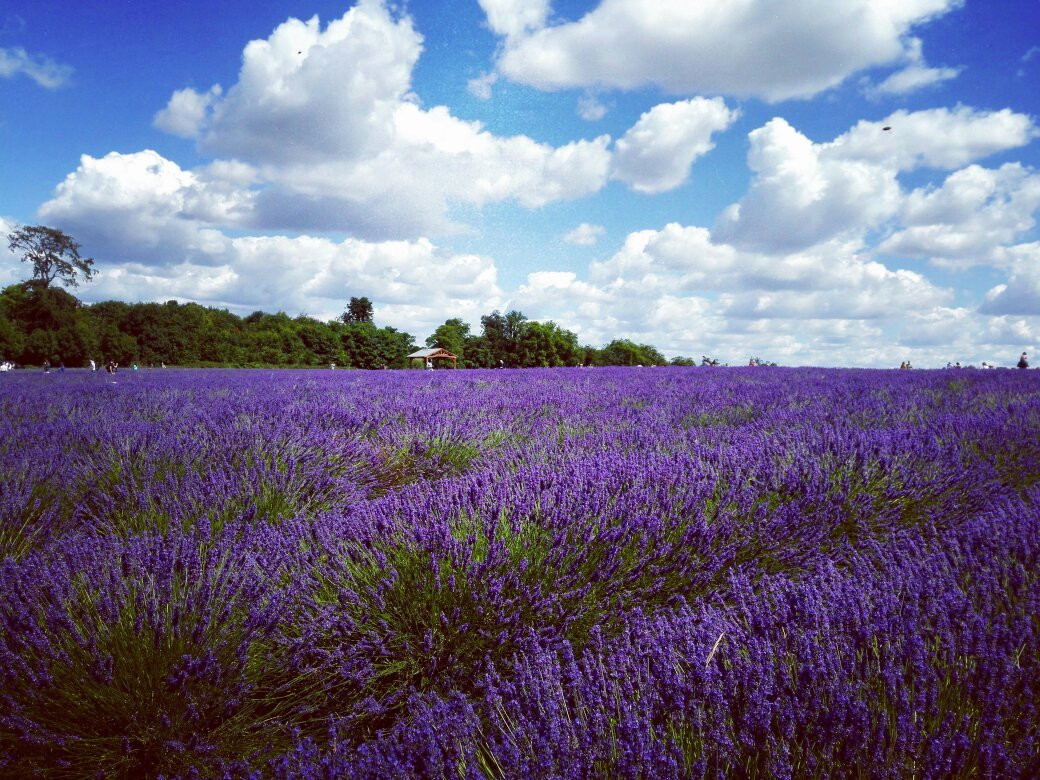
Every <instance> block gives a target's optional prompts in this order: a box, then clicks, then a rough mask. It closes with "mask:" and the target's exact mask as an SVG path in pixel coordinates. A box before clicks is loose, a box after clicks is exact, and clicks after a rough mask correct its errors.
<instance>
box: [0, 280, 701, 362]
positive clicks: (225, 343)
mask: <svg viewBox="0 0 1040 780" xmlns="http://www.w3.org/2000/svg"><path fill="white" fill-rule="evenodd" d="M371 313H372V303H371V301H369V300H368V299H367V298H351V303H350V306H349V307H348V309H347V311H346V312H344V313H343V315H342V316H341V317H340V318H339V319H336V320H332V321H331V322H321V321H320V320H317V319H314V318H313V317H308V316H307V315H299V316H297V317H295V318H292V317H289V315H287V314H286V313H284V312H277V313H275V314H269V313H266V312H263V311H255V312H253V313H252V314H249V315H248V316H246V317H244V318H243V317H238V316H236V315H235V314H232V313H231V312H229V311H226V310H222V309H212V308H207V307H204V306H201V305H199V304H197V303H179V302H178V301H175V300H170V301H167V302H166V303H134V304H128V303H123V302H121V301H102V302H100V303H94V304H91V305H83V304H81V303H80V302H79V301H78V300H77V299H76V298H75V297H74V296H72V295H70V294H69V293H67V292H65V291H64V290H61V289H54V288H51V287H47V286H44V285H41V284H32V283H23V284H16V285H11V286H10V287H7V288H6V289H4V290H3V291H2V293H0V358H2V359H5V360H8V359H9V360H14V361H15V362H18V363H23V364H30V365H39V364H41V363H42V362H43V361H44V360H48V361H50V362H51V363H52V364H53V365H58V364H59V363H62V362H64V363H65V365H66V366H69V367H73V366H76V367H78V366H85V365H87V364H88V363H89V361H90V360H91V359H93V360H94V361H95V362H96V363H97V364H98V365H103V364H104V363H105V362H107V361H109V360H113V361H115V362H117V363H119V364H120V365H123V366H127V365H130V364H131V363H139V364H141V365H143V366H158V365H160V364H165V365H168V366H241V367H306V366H312V367H319V366H320V367H328V366H329V365H330V364H335V365H336V366H339V367H343V368H363V369H382V368H408V367H409V365H408V359H407V355H408V354H409V353H410V352H412V351H413V350H414V349H415V346H414V344H413V339H412V337H411V335H410V334H408V333H405V332H402V331H398V330H397V329H396V328H393V327H389V326H387V327H382V328H379V327H376V326H375V324H373V322H372V317H371ZM480 322H481V328H482V332H481V333H480V334H474V333H472V332H471V330H470V326H469V325H468V324H467V323H466V322H464V321H463V320H462V319H460V318H458V317H452V318H449V319H447V320H445V321H444V323H443V324H441V325H439V326H438V327H437V329H436V330H435V331H434V332H433V334H432V335H431V336H430V337H429V338H427V339H426V345H427V346H430V347H432V346H438V347H442V348H444V349H446V350H448V351H449V352H451V353H453V354H455V355H456V356H458V359H459V360H458V366H459V368H498V367H507V368H536V367H556V366H580V365H586V366H607V365H625V366H630V365H644V366H649V365H666V364H667V362H668V361H666V360H665V358H664V356H663V355H661V353H660V352H658V351H657V350H656V349H655V348H654V347H652V346H650V345H648V344H635V343H633V342H631V341H628V340H626V339H616V340H614V341H612V342H611V343H610V344H608V345H607V346H606V347H604V348H603V349H597V348H595V347H590V346H580V345H579V343H578V338H577V336H576V335H575V334H574V333H572V332H571V331H569V330H566V329H564V328H561V327H560V326H559V325H558V324H556V323H555V322H552V321H548V322H537V321H531V320H528V319H527V317H526V316H525V315H524V314H522V313H521V312H519V311H515V310H513V311H510V312H508V313H507V314H505V315H503V314H501V313H499V312H498V311H494V312H492V313H491V314H488V315H485V316H483V317H481V319H480ZM672 364H673V365H692V364H693V361H691V360H689V359H687V358H675V359H673V360H672Z"/></svg>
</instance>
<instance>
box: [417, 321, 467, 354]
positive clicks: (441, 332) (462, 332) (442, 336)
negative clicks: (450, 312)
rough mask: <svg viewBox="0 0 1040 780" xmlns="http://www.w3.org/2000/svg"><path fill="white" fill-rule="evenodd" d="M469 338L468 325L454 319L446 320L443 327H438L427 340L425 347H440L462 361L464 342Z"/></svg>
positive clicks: (464, 351) (464, 352) (464, 349)
mask: <svg viewBox="0 0 1040 780" xmlns="http://www.w3.org/2000/svg"><path fill="white" fill-rule="evenodd" d="M468 338H469V325H467V324H466V323H465V322H463V321H462V320H460V319H459V318H458V317H454V318H452V319H450V320H446V321H445V322H444V324H443V325H438V326H437V329H436V330H435V331H434V332H433V335H431V336H430V337H429V338H428V339H426V346H428V347H440V348H441V349H446V350H448V352H450V353H452V354H453V355H455V356H456V357H458V358H459V360H464V359H465V355H466V340H467V339H468Z"/></svg>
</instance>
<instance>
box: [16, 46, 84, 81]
mask: <svg viewBox="0 0 1040 780" xmlns="http://www.w3.org/2000/svg"><path fill="white" fill-rule="evenodd" d="M19 73H21V74H23V75H25V76H28V77H29V78H30V79H32V80H33V81H35V82H36V83H37V84H39V85H40V86H41V87H45V88H46V89H57V88H58V87H61V86H64V85H65V84H67V83H68V81H69V79H70V78H72V73H73V69H72V67H71V66H69V65H63V64H61V63H59V62H55V61H54V60H52V59H51V58H50V57H45V56H42V55H33V54H30V53H29V52H27V51H26V50H25V49H23V48H22V47H21V46H16V47H13V48H0V78H13V77H14V76H17V75H18V74H19Z"/></svg>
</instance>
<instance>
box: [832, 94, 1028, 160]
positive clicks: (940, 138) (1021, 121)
mask: <svg viewBox="0 0 1040 780" xmlns="http://www.w3.org/2000/svg"><path fill="white" fill-rule="evenodd" d="M884 127H890V128H891V130H888V131H886V130H883V129H882V128H884ZM1038 135H1040V132H1038V128H1037V126H1036V124H1035V123H1034V122H1033V120H1032V118H1031V117H1029V116H1028V115H1026V114H1018V113H1015V112H1014V111H1012V110H1011V109H1009V108H1005V109H1001V110H1000V111H976V110H974V109H972V108H969V107H968V106H957V107H955V108H953V109H948V108H933V109H928V110H924V111H913V112H908V111H904V110H900V111H896V112H894V113H892V114H889V115H888V116H887V117H885V118H884V119H882V120H880V121H866V120H863V121H860V122H858V123H856V125H855V126H854V127H852V128H851V129H850V130H849V131H848V132H846V133H844V134H842V135H840V136H838V137H837V138H835V139H834V141H832V142H831V143H830V144H827V145H826V147H827V150H828V154H830V155H832V156H834V157H836V158H840V159H845V160H861V161H864V162H870V163H876V164H879V165H884V166H886V167H888V168H894V169H896V170H899V171H910V170H914V169H915V168H922V167H927V168H940V169H954V168H959V167H960V166H962V165H967V164H968V163H970V162H974V161H975V160H979V159H981V158H983V157H987V156H989V155H991V154H995V153H997V152H1002V151H1006V150H1008V149H1014V148H1017V147H1020V146H1025V145H1026V144H1028V143H1029V142H1030V141H1032V140H1033V139H1034V138H1036V137H1037V136H1038Z"/></svg>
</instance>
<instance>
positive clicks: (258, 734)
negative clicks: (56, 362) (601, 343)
mask: <svg viewBox="0 0 1040 780" xmlns="http://www.w3.org/2000/svg"><path fill="white" fill-rule="evenodd" d="M115 380H116V381H115V382H114V383H113V382H112V377H109V376H107V375H103V374H88V373H85V372H68V373H65V374H51V375H44V374H42V373H38V374H31V375H30V374H24V375H5V376H3V377H2V381H0V559H2V561H3V562H2V563H0V600H2V601H0V775H3V776H12V777H33V776H41V777H48V778H52V777H53V778H63V777H69V778H72V777H77V778H78V777H113V778H114V777H127V778H139V777H155V776H160V775H161V776H164V777H220V776H228V777H250V776H256V777H277V778H281V777H284V778H290V777H293V778H295V777H338V776H344V777H348V776H349V777H374V778H375V777H443V778H448V777H462V778H468V777H474V778H482V777H486V778H515V777H563V778H570V777H574V778H586V777H604V778H614V777H632V778H636V777H640V778H655V777H660V778H673V777H720V776H734V777H823V778H827V777H837V776H841V777H892V778H902V777H977V776H995V777H1035V776H1037V775H1038V774H1040V582H1038V580H1040V372H1031V371H1030V372H1026V371H986V372H983V371H969V370H963V371H926V372H920V371H913V372H905V371H900V372H896V371H853V370H842V371H839V370H819V369H815V370H814V369H783V368H762V367H759V368H739V369H708V368H657V369H653V370H650V369H592V370H585V369H573V370H571V369H554V370H526V371H512V370H505V371H458V372H449V371H444V372H440V371H438V372H421V371H414V372H412V371H384V372H346V371H335V372H333V371H323V372H317V371H310V372H307V371H299V372H292V371H271V372H246V371H148V372H138V373H121V374H118V375H116V377H115Z"/></svg>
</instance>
